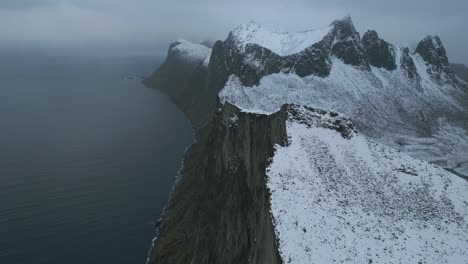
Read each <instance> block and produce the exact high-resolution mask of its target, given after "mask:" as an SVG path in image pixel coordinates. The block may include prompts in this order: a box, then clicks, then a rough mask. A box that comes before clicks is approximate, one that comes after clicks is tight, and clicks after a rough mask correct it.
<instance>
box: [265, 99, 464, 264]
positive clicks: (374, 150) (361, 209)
mask: <svg viewBox="0 0 468 264" xmlns="http://www.w3.org/2000/svg"><path fill="white" fill-rule="evenodd" d="M288 115H289V117H288V120H287V121H286V122H287V135H288V144H287V145H286V146H284V147H281V146H277V147H276V152H275V155H274V157H273V159H272V162H271V164H270V166H269V168H268V169H267V177H268V181H267V186H268V188H269V190H270V192H271V198H270V199H271V213H272V216H273V219H274V225H275V232H276V235H277V238H278V239H279V251H280V255H281V257H282V259H283V261H284V263H327V264H328V263H434V264H438V263H452V264H465V263H467V262H466V261H467V260H468V182H466V181H464V180H462V179H461V178H458V177H456V176H454V175H453V174H451V173H448V172H446V171H445V170H443V169H441V168H438V167H436V166H434V165H430V164H429V163H427V162H424V161H419V160H415V159H413V158H411V157H409V156H407V155H405V154H402V153H400V152H397V151H395V150H393V149H391V148H388V147H386V146H383V145H381V144H379V143H376V142H375V141H373V140H369V139H368V138H366V137H365V136H362V135H360V134H358V133H356V132H355V130H354V127H353V126H352V123H351V122H350V121H349V119H346V118H342V117H340V116H339V115H336V114H335V113H330V112H327V111H323V110H318V109H312V108H307V107H302V106H290V107H289V109H288ZM337 124H340V126H338V127H341V128H340V129H336V128H337V126H336V125H337ZM343 131H346V132H345V133H343Z"/></svg>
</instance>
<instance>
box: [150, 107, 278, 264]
mask: <svg viewBox="0 0 468 264" xmlns="http://www.w3.org/2000/svg"><path fill="white" fill-rule="evenodd" d="M285 118H286V115H285V113H284V112H279V113H276V114H273V115H270V116H266V115H258V114H249V113H243V112H240V111H239V109H238V108H236V107H234V106H232V105H230V104H225V105H224V106H223V107H222V108H221V109H220V110H219V111H218V112H216V114H215V115H214V117H213V119H212V121H211V122H210V123H209V124H208V125H207V126H206V127H204V128H202V129H200V130H199V131H198V133H197V141H196V143H195V144H194V145H193V146H192V147H191V148H190V150H189V151H188V152H187V155H186V157H185V162H184V167H183V171H182V173H181V178H180V180H179V182H178V183H177V185H176V188H175V191H174V193H173V194H172V197H171V199H170V201H169V203H168V205H167V208H166V210H165V212H164V216H163V218H162V222H161V225H160V232H159V236H158V238H157V240H155V242H156V244H155V246H154V248H153V249H152V251H151V253H150V257H149V263H158V264H163V263H171V264H173V263H227V264H229V263H232V264H238V263H265V264H270V263H271V264H274V263H281V260H280V257H279V253H278V250H277V245H276V240H275V235H274V229H273V225H272V220H271V217H270V213H269V194H268V191H267V188H266V183H265V182H266V178H265V169H266V167H267V166H268V163H269V159H270V158H271V157H272V155H273V147H274V145H275V144H278V145H284V143H285V140H286V138H285V136H286V130H285Z"/></svg>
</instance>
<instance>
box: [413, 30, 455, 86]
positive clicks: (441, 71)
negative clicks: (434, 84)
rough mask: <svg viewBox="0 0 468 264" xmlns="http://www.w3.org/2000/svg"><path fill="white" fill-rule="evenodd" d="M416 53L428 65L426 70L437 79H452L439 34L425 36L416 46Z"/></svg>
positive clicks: (451, 72) (452, 75)
mask: <svg viewBox="0 0 468 264" xmlns="http://www.w3.org/2000/svg"><path fill="white" fill-rule="evenodd" d="M416 53H418V54H419V55H421V57H422V58H423V59H424V61H425V62H426V65H428V66H429V67H428V69H427V72H428V73H429V74H431V75H432V76H433V77H435V78H437V79H441V78H446V79H449V80H451V79H453V78H454V74H453V71H452V69H451V68H450V65H449V61H448V57H447V52H446V51H445V48H444V45H443V44H442V41H441V40H440V38H439V36H427V37H425V38H424V39H423V40H421V42H419V44H418V46H417V47H416Z"/></svg>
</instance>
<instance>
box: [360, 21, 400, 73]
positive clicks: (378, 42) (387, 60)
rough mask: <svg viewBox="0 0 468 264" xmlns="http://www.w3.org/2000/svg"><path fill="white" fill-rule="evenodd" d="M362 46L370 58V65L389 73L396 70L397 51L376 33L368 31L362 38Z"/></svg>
mask: <svg viewBox="0 0 468 264" xmlns="http://www.w3.org/2000/svg"><path fill="white" fill-rule="evenodd" d="M362 44H363V45H364V48H365V49H366V52H367V55H368V56H369V63H370V65H372V66H375V67H378V68H384V69H387V70H389V71H393V70H395V69H396V63H395V50H394V49H393V47H392V46H391V45H390V44H389V43H388V42H386V41H385V40H383V39H381V38H379V35H378V34H377V32H376V31H374V30H369V31H367V32H366V33H365V34H364V36H363V37H362Z"/></svg>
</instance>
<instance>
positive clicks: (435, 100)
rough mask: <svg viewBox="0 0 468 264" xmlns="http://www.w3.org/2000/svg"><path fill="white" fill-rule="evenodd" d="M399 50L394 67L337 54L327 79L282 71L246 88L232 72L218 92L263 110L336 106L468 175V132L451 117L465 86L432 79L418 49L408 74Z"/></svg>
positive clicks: (383, 135) (375, 131) (364, 125)
mask: <svg viewBox="0 0 468 264" xmlns="http://www.w3.org/2000/svg"><path fill="white" fill-rule="evenodd" d="M396 54H397V58H396V61H397V66H398V67H397V69H396V70H394V71H388V70H385V69H382V68H375V67H371V71H362V70H360V69H357V68H355V67H352V66H350V65H346V64H344V63H343V62H342V61H341V60H339V59H336V58H334V59H333V60H332V69H331V72H330V74H329V75H328V76H327V77H324V78H322V77H317V76H314V75H311V76H308V77H305V78H300V77H298V76H297V75H295V74H285V73H278V74H272V75H268V76H265V77H263V78H262V79H261V81H260V84H259V85H258V86H253V87H247V86H243V85H242V83H241V82H240V81H239V79H238V78H237V76H235V75H232V76H231V77H230V78H229V80H228V82H227V83H226V86H225V87H224V89H223V90H222V91H221V92H220V93H219V97H220V100H221V101H222V102H224V101H229V102H230V103H232V104H234V105H237V106H239V107H240V108H243V109H245V110H246V111H258V112H262V113H271V112H275V111H277V110H278V109H279V108H280V107H281V105H283V104H285V103H295V104H301V105H310V106H314V107H320V108H323V109H330V110H334V111H337V112H340V113H343V114H346V115H347V116H350V117H351V118H352V119H353V121H354V122H355V123H356V124H357V125H358V126H359V127H360V129H361V131H363V132H364V133H365V134H366V135H368V136H371V137H372V138H375V139H377V140H379V141H380V142H384V143H385V144H387V145H390V146H392V147H394V148H398V149H401V150H404V151H406V152H407V153H408V154H410V155H412V156H414V157H416V158H419V159H424V160H427V161H431V162H436V163H437V164H439V165H441V166H444V167H447V168H454V167H457V170H458V171H459V172H461V173H463V174H465V173H466V174H465V175H468V148H467V146H468V133H467V131H466V129H465V128H463V127H462V126H460V125H459V124H458V123H456V122H457V120H453V118H452V119H450V117H451V116H453V115H455V113H458V114H460V113H463V111H465V110H464V109H466V106H464V105H462V104H461V103H460V101H458V100H457V98H458V97H461V91H460V89H459V88H458V87H455V86H453V85H451V84H450V82H447V81H445V80H440V81H435V80H433V78H432V77H431V76H430V75H429V74H428V73H427V69H428V66H426V65H425V63H424V61H423V59H422V58H421V57H420V56H419V55H417V54H415V55H411V58H412V59H413V61H414V62H415V66H416V69H417V71H418V74H419V77H418V79H411V78H408V77H407V76H406V75H405V72H404V69H402V68H401V64H400V59H401V54H402V51H401V49H399V48H397V49H396ZM447 117H448V118H449V119H448V118H447ZM448 127H451V128H450V129H448ZM452 128H453V129H452ZM447 134H449V136H445V135H447ZM460 164H461V165H460ZM458 165H460V166H458Z"/></svg>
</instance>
